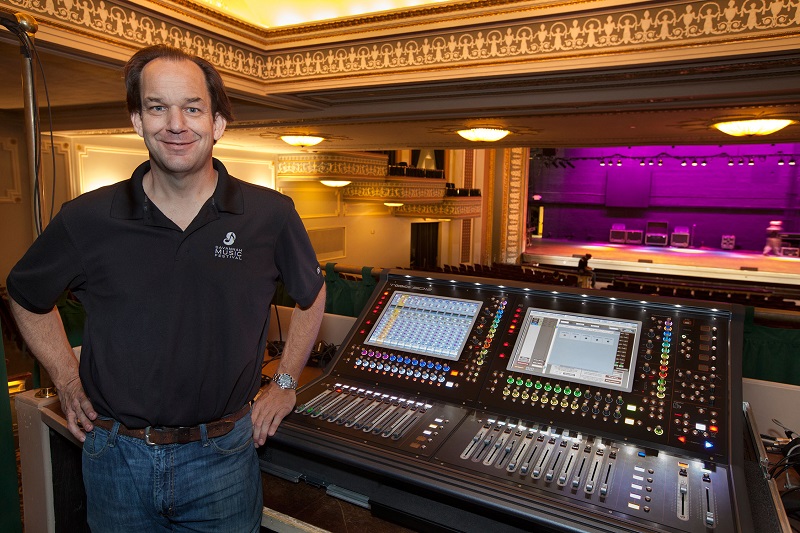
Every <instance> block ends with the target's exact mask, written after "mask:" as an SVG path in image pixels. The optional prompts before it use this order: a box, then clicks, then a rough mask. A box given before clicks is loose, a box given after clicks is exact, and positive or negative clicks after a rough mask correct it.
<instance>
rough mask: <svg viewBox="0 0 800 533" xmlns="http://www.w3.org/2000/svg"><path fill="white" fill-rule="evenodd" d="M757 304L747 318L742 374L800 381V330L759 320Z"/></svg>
mask: <svg viewBox="0 0 800 533" xmlns="http://www.w3.org/2000/svg"><path fill="white" fill-rule="evenodd" d="M753 314H754V308H753V307H747V310H746V314H745V321H744V348H743V352H744V353H743V356H742V376H744V377H746V378H752V379H760V380H764V381H774V382H777V383H786V384H788V385H800V330H799V329H784V328H771V327H767V326H761V325H758V324H755V323H754V321H753Z"/></svg>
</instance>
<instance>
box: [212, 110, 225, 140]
mask: <svg viewBox="0 0 800 533" xmlns="http://www.w3.org/2000/svg"><path fill="white" fill-rule="evenodd" d="M227 125H228V121H227V120H225V117H223V116H222V115H220V114H219V113H217V114H216V115H214V142H217V141H218V140H220V139H221V138H222V134H223V133H225V127H226V126H227Z"/></svg>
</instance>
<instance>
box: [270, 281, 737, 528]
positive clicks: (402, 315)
mask: <svg viewBox="0 0 800 533" xmlns="http://www.w3.org/2000/svg"><path fill="white" fill-rule="evenodd" d="M497 283H498V282H497V281H496V280H483V279H477V278H465V277H460V278H456V279H451V278H449V277H448V278H444V277H442V278H432V277H429V276H428V275H420V274H417V273H408V272H405V271H392V272H387V273H384V275H383V278H382V282H381V283H379V284H378V288H377V289H376V291H375V293H374V294H373V298H372V300H371V302H370V304H369V305H368V306H367V308H366V309H365V311H364V312H363V313H362V315H361V317H359V319H358V320H357V321H356V324H355V326H354V328H353V329H352V331H351V332H350V334H349V335H348V337H347V338H346V340H345V342H344V343H343V344H342V346H341V347H340V349H339V352H338V354H337V356H336V358H335V359H334V361H333V362H332V365H331V366H330V367H329V369H328V371H327V372H326V373H325V374H323V376H322V377H321V378H319V379H318V380H316V381H315V382H313V383H311V384H309V385H308V386H306V387H304V388H303V389H302V390H301V391H300V392H299V393H298V405H297V408H296V410H295V412H294V413H293V414H292V415H291V416H290V417H288V418H287V420H285V421H284V424H283V425H282V426H281V429H280V430H279V432H278V434H277V435H276V437H275V439H274V443H277V444H274V445H277V446H279V447H280V446H287V449H296V450H298V451H300V452H302V453H313V454H314V455H315V456H320V457H323V458H324V459H325V461H326V462H328V463H329V464H340V465H342V468H343V469H344V470H348V471H350V472H351V473H352V472H354V471H363V472H368V473H369V475H370V476H375V475H377V476H379V477H380V478H381V479H383V480H384V482H386V483H391V482H392V480H396V481H398V482H402V484H403V485H404V486H407V485H409V484H410V485H411V486H414V487H417V488H419V489H427V490H428V491H429V492H430V494H431V498H432V500H433V499H436V497H437V496H446V497H447V498H448V499H449V500H450V501H452V500H453V499H455V500H462V502H463V505H464V507H465V508H469V509H470V512H472V513H477V514H480V515H487V516H495V517H500V518H498V522H501V523H507V524H512V523H513V524H516V525H517V527H519V528H520V529H527V530H530V529H531V528H532V526H533V525H534V524H536V525H537V526H538V527H540V528H550V530H552V531H562V530H568V531H683V532H707V531H719V532H726V533H727V532H734V531H749V530H750V529H751V528H752V524H751V522H750V520H751V519H750V512H749V506H748V503H747V500H746V491H745V487H744V485H743V483H744V482H743V481H742V479H741V478H742V474H741V461H742V458H741V444H740V442H741V438H740V436H741V432H742V427H741V418H742V417H741V405H742V402H741V375H740V366H741V346H740V343H741V338H740V337H741V322H740V321H741V317H740V316H739V312H738V308H735V307H726V306H723V305H722V304H717V303H714V304H710V303H709V304H708V305H705V304H704V303H702V302H681V301H677V300H667V299H663V298H650V297H648V299H647V300H646V301H640V300H632V299H630V298H629V295H628V296H623V295H618V294H614V293H610V292H609V293H606V292H605V291H592V293H591V294H583V293H581V292H579V290H570V289H567V290H565V289H564V288H562V287H559V288H558V291H554V290H551V289H552V288H551V287H546V286H530V285H523V284H519V283H514V282H507V283H506V284H503V285H499V284H497ZM504 283H505V282H504ZM737 437H738V438H737ZM317 475H318V474H317ZM334 481H335V480H334ZM340 482H341V481H340ZM451 505H452V503H451ZM404 512H408V511H404ZM520 524H521V525H520ZM449 527H453V524H449ZM456 529H470V527H469V525H461V526H457V527H456Z"/></svg>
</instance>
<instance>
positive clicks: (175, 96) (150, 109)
mask: <svg viewBox="0 0 800 533" xmlns="http://www.w3.org/2000/svg"><path fill="white" fill-rule="evenodd" d="M141 89H142V91H141V92H142V112H141V114H140V113H133V114H131V122H132V123H133V127H134V129H135V130H136V133H138V134H139V135H140V136H141V137H142V138H144V143H145V145H146V146H147V148H148V150H149V151H150V160H151V163H152V166H153V170H154V171H156V172H159V171H160V172H163V173H166V174H168V175H169V176H171V177H175V178H180V177H184V176H187V175H190V174H192V173H193V172H197V171H199V170H200V169H203V168H205V167H206V166H207V165H209V164H210V161H211V151H212V148H213V146H214V141H216V140H218V139H219V138H221V137H222V134H223V132H224V131H225V126H226V121H225V119H224V118H223V117H222V116H220V115H219V114H217V116H213V114H212V112H211V97H210V95H209V94H208V88H207V87H206V80H205V76H204V75H203V71H202V70H201V69H200V67H198V66H197V65H195V64H194V63H193V62H191V61H173V60H167V59H163V58H161V59H155V60H153V61H151V62H150V63H148V64H147V65H145V67H144V69H142V80H141Z"/></svg>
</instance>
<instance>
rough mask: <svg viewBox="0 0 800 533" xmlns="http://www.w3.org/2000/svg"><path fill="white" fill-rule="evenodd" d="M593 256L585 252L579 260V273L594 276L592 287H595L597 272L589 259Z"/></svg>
mask: <svg viewBox="0 0 800 533" xmlns="http://www.w3.org/2000/svg"><path fill="white" fill-rule="evenodd" d="M591 258H592V254H584V255H583V257H581V258H580V259H579V260H578V274H581V275H586V274H589V275H591V276H592V288H593V289H594V286H595V284H596V283H597V273H596V272H595V271H594V269H593V268H592V267H590V266H589V259H591Z"/></svg>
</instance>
